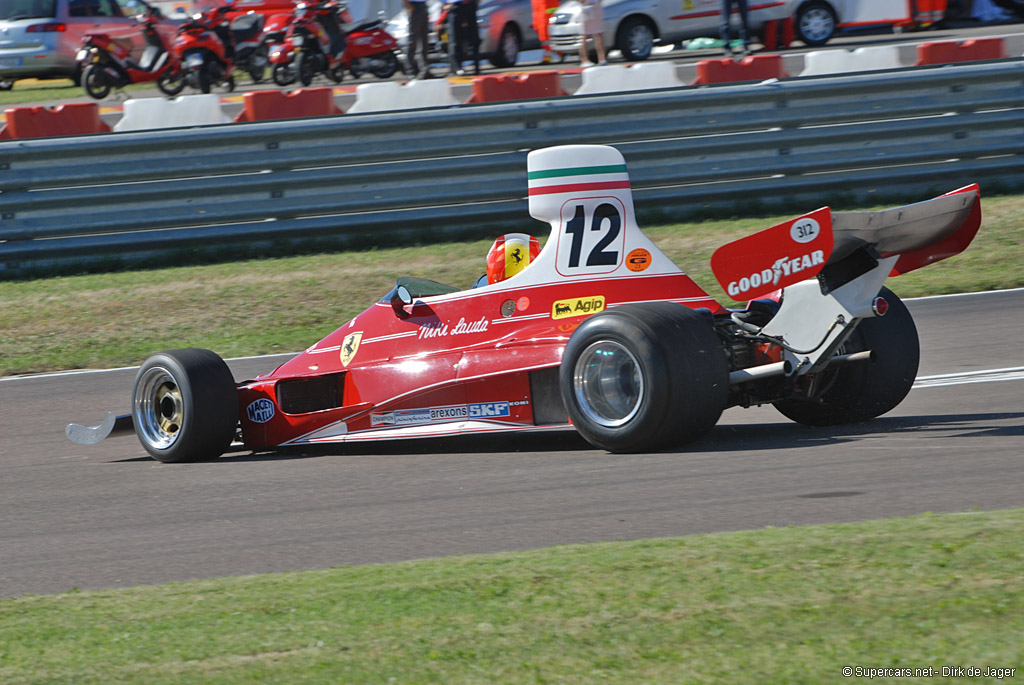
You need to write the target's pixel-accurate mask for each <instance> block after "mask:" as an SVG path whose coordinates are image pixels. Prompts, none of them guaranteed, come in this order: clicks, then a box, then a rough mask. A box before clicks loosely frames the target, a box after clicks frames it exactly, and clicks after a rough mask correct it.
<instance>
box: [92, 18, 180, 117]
mask: <svg viewBox="0 0 1024 685" xmlns="http://www.w3.org/2000/svg"><path fill="white" fill-rule="evenodd" d="M143 4H145V3H143ZM137 19H138V21H139V24H140V27H141V29H142V34H143V36H144V37H145V39H146V48H145V50H144V51H143V52H142V58H141V59H140V61H138V62H136V61H135V60H133V59H132V58H131V57H130V52H131V50H130V48H131V44H130V43H128V44H127V45H126V44H125V42H124V41H119V40H118V39H116V38H112V37H111V36H109V35H108V34H106V33H87V34H85V35H84V36H83V37H82V47H81V48H79V50H78V52H77V53H76V55H75V59H76V60H77V61H78V64H79V65H80V67H81V69H82V86H84V87H85V92H86V93H88V94H89V96H90V97H94V98H96V99H97V100H102V99H103V98H105V97H107V95H109V94H110V90H111V88H123V87H124V86H127V85H128V84H130V83H145V82H147V81H156V86H157V88H159V89H160V90H161V91H162V92H164V93H166V94H167V95H177V94H178V93H180V92H181V90H182V88H184V87H185V79H184V73H183V72H182V69H181V62H179V60H178V57H177V55H175V54H174V52H171V51H168V50H167V46H166V45H165V44H164V40H163V38H162V37H161V36H160V33H159V31H157V28H156V27H157V24H159V23H160V19H161V15H160V10H159V9H157V8H156V7H151V6H150V5H146V11H145V12H143V13H142V14H141V15H139V16H138V17H137Z"/></svg>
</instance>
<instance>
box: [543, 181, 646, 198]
mask: <svg viewBox="0 0 1024 685" xmlns="http://www.w3.org/2000/svg"><path fill="white" fill-rule="evenodd" d="M622 188H626V189H628V188H629V181H605V182H604V183H593V182H592V183H567V184H563V185H552V186H537V187H535V188H530V195H531V196H532V195H552V194H554V193H578V192H586V191H590V190H619V189H622Z"/></svg>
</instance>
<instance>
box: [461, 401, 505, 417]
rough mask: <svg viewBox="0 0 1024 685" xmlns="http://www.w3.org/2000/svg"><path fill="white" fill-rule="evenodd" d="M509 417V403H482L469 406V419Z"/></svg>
mask: <svg viewBox="0 0 1024 685" xmlns="http://www.w3.org/2000/svg"><path fill="white" fill-rule="evenodd" d="M496 416H508V402H480V403H478V404H471V405H469V417H470V418H472V419H480V418H492V417H496Z"/></svg>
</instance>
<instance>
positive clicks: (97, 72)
mask: <svg viewBox="0 0 1024 685" xmlns="http://www.w3.org/2000/svg"><path fill="white" fill-rule="evenodd" d="M82 87H84V88H85V92H86V93H88V94H89V97H91V98H95V99H97V100H102V99H103V98H105V97H107V96H108V95H110V79H109V77H108V76H107V72H106V70H105V69H104V68H103V67H102V66H101V65H99V64H90V65H89V66H87V67H86V68H85V71H83V72H82Z"/></svg>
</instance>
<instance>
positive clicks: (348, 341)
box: [341, 331, 363, 366]
mask: <svg viewBox="0 0 1024 685" xmlns="http://www.w3.org/2000/svg"><path fill="white" fill-rule="evenodd" d="M362 339H363V332H362V331H359V332H358V333H349V334H348V335H346V336H345V340H343V341H342V343H341V365H342V366H348V365H349V362H351V361H352V359H353V358H354V357H355V356H356V352H357V351H358V350H359V341H360V340H362Z"/></svg>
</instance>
